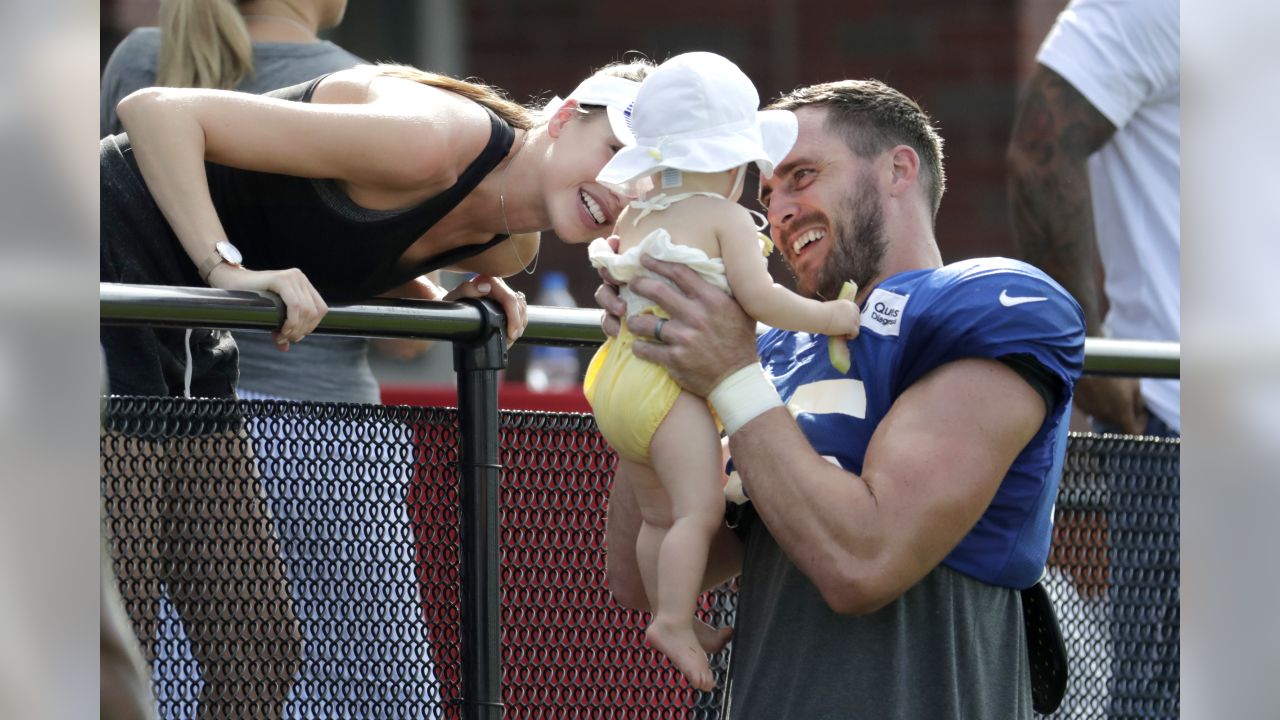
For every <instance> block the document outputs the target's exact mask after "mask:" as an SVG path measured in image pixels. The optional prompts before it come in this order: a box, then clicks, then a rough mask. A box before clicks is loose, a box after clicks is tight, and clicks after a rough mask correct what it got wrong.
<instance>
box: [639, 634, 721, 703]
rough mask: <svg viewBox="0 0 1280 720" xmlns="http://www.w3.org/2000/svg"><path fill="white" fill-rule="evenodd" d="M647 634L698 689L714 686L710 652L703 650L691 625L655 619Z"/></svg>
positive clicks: (658, 648)
mask: <svg viewBox="0 0 1280 720" xmlns="http://www.w3.org/2000/svg"><path fill="white" fill-rule="evenodd" d="M644 634H645V636H646V637H647V638H649V643H650V644H651V645H653V647H654V648H655V649H657V650H658V652H661V653H662V654H663V655H666V656H667V659H669V660H671V662H673V663H675V666H676V667H677V668H679V669H680V672H682V673H684V676H685V677H686V678H688V679H689V684H690V685H692V686H694V687H695V688H698V689H699V690H711V689H713V688H715V679H714V677H713V676H712V674H711V666H710V665H708V664H707V654H706V653H705V652H703V650H702V646H701V645H700V644H699V642H698V638H697V636H696V635H695V634H694V632H693V628H692V627H691V626H689V625H688V624H685V625H684V626H683V627H681V626H679V625H671V624H668V623H663V622H660V621H657V620H655V621H654V622H653V623H652V624H650V625H649V629H648V630H645V633H644Z"/></svg>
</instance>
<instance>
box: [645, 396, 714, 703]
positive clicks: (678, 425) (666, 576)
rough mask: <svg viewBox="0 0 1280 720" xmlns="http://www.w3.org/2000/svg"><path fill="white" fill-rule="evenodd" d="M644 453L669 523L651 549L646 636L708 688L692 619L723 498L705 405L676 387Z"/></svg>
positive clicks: (709, 680)
mask: <svg viewBox="0 0 1280 720" xmlns="http://www.w3.org/2000/svg"><path fill="white" fill-rule="evenodd" d="M649 453H650V457H651V460H652V462H653V468H654V470H655V472H656V473H657V475H658V478H659V480H660V481H661V482H662V487H663V489H664V490H666V494H667V497H668V498H669V499H670V502H671V525H670V527H669V528H668V529H667V532H666V533H665V536H664V537H663V538H662V545H661V548H660V550H659V552H658V562H657V569H658V587H657V595H656V597H655V596H652V595H651V596H650V599H651V600H653V601H654V602H653V605H654V617H653V623H652V624H651V625H650V626H649V630H648V637H649V641H650V642H651V643H653V645H654V646H655V647H657V648H658V649H659V650H661V651H662V652H663V653H665V654H666V655H667V657H669V658H671V660H672V661H673V662H674V663H675V664H676V665H677V666H678V667H679V668H680V670H681V671H682V672H684V674H685V676H686V677H688V678H689V682H690V683H691V684H692V685H693V686H694V687H697V688H700V689H703V690H709V689H711V688H712V687H713V677H712V675H711V668H710V666H709V665H708V664H707V656H706V652H705V651H704V650H703V648H702V643H701V642H699V640H698V636H697V635H696V634H695V633H694V630H693V624H692V619H693V615H694V611H695V610H696V606H697V600H698V595H699V593H700V592H701V590H702V580H703V575H704V573H705V571H706V568H707V553H708V550H709V549H710V546H711V539H712V537H713V536H714V535H715V533H716V530H717V529H718V528H719V527H720V525H721V524H722V522H723V519H724V496H723V492H722V489H721V485H720V477H721V470H720V462H721V455H720V441H719V434H718V433H717V432H716V427H715V422H714V421H713V420H712V418H711V413H710V412H709V411H708V410H707V406H706V403H704V402H703V401H702V400H701V399H699V398H696V397H694V396H693V395H690V394H688V393H681V394H680V396H679V397H678V398H677V399H676V403H675V406H674V407H672V409H671V412H670V413H669V414H668V415H667V418H666V419H665V420H663V422H662V425H661V426H660V427H659V428H658V432H657V433H656V434H655V435H654V438H653V442H652V444H651V445H650V448H649ZM641 533H642V536H643V533H644V530H643V529H642V530H641ZM641 567H642V568H643V558H642V565H641Z"/></svg>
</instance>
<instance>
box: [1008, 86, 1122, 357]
mask: <svg viewBox="0 0 1280 720" xmlns="http://www.w3.org/2000/svg"><path fill="white" fill-rule="evenodd" d="M1114 133H1115V127H1114V126H1113V125H1112V124H1111V122H1110V121H1108V120H1107V119H1106V117H1105V116H1103V115H1102V113H1100V112H1099V111H1098V110H1097V108H1095V107H1094V106H1093V105H1091V104H1090V103H1089V101H1088V100H1086V99H1085V98H1084V96H1082V95H1081V94H1080V93H1079V91H1077V90H1076V89H1075V88H1074V87H1072V85H1071V84H1070V83H1068V82H1067V81H1066V80H1064V79H1063V78H1062V76H1060V75H1058V74H1057V73H1055V72H1053V71H1052V70H1050V69H1049V68H1046V67H1044V66H1037V69H1036V72H1035V74H1034V75H1033V76H1032V79H1031V83H1030V86H1029V87H1028V88H1027V92H1026V94H1025V96H1024V97H1023V98H1022V101H1021V103H1020V104H1019V107H1018V112H1017V118H1016V120H1015V122H1014V130H1013V139H1012V141H1011V142H1010V145H1009V155H1008V165H1009V167H1008V169H1009V188H1008V189H1009V204H1010V207H1011V211H1012V221H1013V232H1014V237H1015V239H1016V240H1017V242H1018V246H1019V248H1020V249H1021V252H1022V255H1023V258H1024V259H1025V260H1026V261H1027V262H1029V263H1031V264H1033V265H1036V266H1038V267H1040V268H1041V269H1043V270H1044V271H1045V272H1046V273H1048V274H1049V275H1050V276H1051V277H1053V278H1054V279H1055V280H1057V281H1058V282H1059V283H1061V284H1062V286H1063V287H1065V288H1066V289H1067V290H1068V291H1069V292H1070V293H1071V294H1072V295H1074V296H1075V298H1076V300H1077V301H1078V302H1079V303H1080V306H1081V307H1082V308H1084V311H1085V322H1086V324H1087V326H1088V331H1089V334H1090V335H1094V334H1097V333H1098V331H1099V330H1100V326H1101V317H1100V312H1099V306H1100V304H1101V303H1100V300H1101V297H1100V294H1099V293H1100V289H1099V287H1098V282H1097V272H1096V264H1097V257H1098V248H1097V237H1096V233H1095V230H1094V224H1093V198H1092V195H1091V194H1090V189H1089V170H1088V159H1089V156H1090V155H1092V154H1093V153H1095V152H1097V151H1098V150H1099V149H1100V148H1101V147H1102V146H1103V145H1105V144H1106V143H1107V141H1108V140H1109V139H1110V138H1111V136H1112V135H1113V134H1114Z"/></svg>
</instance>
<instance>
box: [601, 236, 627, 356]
mask: <svg viewBox="0 0 1280 720" xmlns="http://www.w3.org/2000/svg"><path fill="white" fill-rule="evenodd" d="M607 242H608V243H609V247H611V248H613V251H614V252H618V242H619V238H618V236H617V235H610V236H609V238H608V240H607ZM599 273H600V287H598V288H596V294H595V298H596V304H597V305H599V306H600V307H601V308H603V309H604V317H603V318H602V319H601V320H600V329H601V330H604V334H605V335H608V336H609V337H618V332H619V331H621V330H622V318H623V317H624V316H625V315H626V314H627V303H626V301H625V300H623V299H622V296H621V295H619V294H618V286H619V285H621V283H619V282H618V281H617V280H615V279H614V278H613V276H612V275H610V274H609V271H608V270H607V269H606V268H600V269H599Z"/></svg>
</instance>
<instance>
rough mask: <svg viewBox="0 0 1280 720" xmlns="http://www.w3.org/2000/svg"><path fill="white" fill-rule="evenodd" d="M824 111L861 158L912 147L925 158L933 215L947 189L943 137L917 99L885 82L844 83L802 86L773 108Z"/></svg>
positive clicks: (829, 124)
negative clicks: (814, 108) (943, 162)
mask: <svg viewBox="0 0 1280 720" xmlns="http://www.w3.org/2000/svg"><path fill="white" fill-rule="evenodd" d="M805 107H820V108H825V109H826V110H827V129H829V130H831V131H833V132H837V133H839V134H840V135H842V136H843V137H844V139H845V142H846V143H847V144H848V146H849V149H850V150H852V151H853V152H854V153H855V154H857V155H858V157H862V158H870V157H875V156H876V155H879V154H880V153H882V152H884V151H886V150H888V149H890V148H892V147H894V146H896V145H909V146H910V147H911V148H912V149H913V150H915V151H916V154H917V155H919V156H920V168H921V174H922V175H923V176H924V177H925V182H926V183H927V186H926V188H925V190H926V193H927V196H928V197H929V200H930V202H931V204H932V208H931V209H932V210H933V216H934V217H935V218H936V217H937V215H938V206H939V205H940V204H941V203H942V193H943V191H945V190H946V187H947V177H946V173H945V172H944V170H943V168H942V137H941V136H940V135H938V131H937V130H935V129H934V128H933V124H932V122H931V121H930V119H929V115H928V114H927V113H925V111H924V110H922V109H920V106H919V105H917V104H916V102H915V101H914V100H912V99H911V98H909V97H907V96H906V95H903V94H902V93H900V92H898V91H897V90H894V89H893V88H891V87H889V86H888V85H885V84H884V83H882V82H880V81H879V80H840V81H838V82H829V83H821V84H818V85H810V86H808V87H802V88H797V89H795V90H792V91H791V92H789V93H787V94H786V95H783V96H782V97H780V98H778V99H777V100H775V101H774V102H773V103H772V104H770V105H769V109H772V110H793V111H794V110H799V109H800V108H805Z"/></svg>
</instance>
